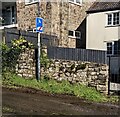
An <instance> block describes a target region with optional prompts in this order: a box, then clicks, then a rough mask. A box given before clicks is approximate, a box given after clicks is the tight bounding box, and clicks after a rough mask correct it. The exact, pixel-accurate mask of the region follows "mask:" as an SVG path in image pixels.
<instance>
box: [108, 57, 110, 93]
mask: <svg viewBox="0 0 120 117" xmlns="http://www.w3.org/2000/svg"><path fill="white" fill-rule="evenodd" d="M108 58H109V59H108V60H109V63H108V66H109V70H108V72H109V76H108V95H110V56H108Z"/></svg>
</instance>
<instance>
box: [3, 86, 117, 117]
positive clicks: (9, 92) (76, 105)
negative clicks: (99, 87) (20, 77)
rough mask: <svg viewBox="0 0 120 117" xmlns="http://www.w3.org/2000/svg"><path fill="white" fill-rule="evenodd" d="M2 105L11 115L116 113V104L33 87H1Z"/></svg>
mask: <svg viewBox="0 0 120 117" xmlns="http://www.w3.org/2000/svg"><path fill="white" fill-rule="evenodd" d="M2 98H3V99H2V105H3V108H4V107H8V108H12V109H13V110H14V111H13V112H10V113H9V112H5V113H3V116H5V115H8V114H11V115H118V109H119V106H118V105H113V104H107V103H104V104H102V103H92V102H88V101H85V100H82V99H79V98H76V97H74V96H67V95H52V94H49V93H44V92H41V91H36V90H33V89H7V88H2Z"/></svg>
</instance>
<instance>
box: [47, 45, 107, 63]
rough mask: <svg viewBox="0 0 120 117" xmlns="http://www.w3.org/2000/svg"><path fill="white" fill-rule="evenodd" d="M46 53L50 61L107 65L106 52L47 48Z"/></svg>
mask: <svg viewBox="0 0 120 117" xmlns="http://www.w3.org/2000/svg"><path fill="white" fill-rule="evenodd" d="M47 52H48V58H50V59H63V60H74V61H88V62H96V63H103V64H107V59H106V57H107V56H106V51H101V50H88V49H77V48H62V47H52V46H49V47H48V48H47Z"/></svg>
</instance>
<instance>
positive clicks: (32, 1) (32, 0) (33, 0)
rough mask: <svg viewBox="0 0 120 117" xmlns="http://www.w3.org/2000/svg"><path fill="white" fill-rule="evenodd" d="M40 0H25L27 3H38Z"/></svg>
mask: <svg viewBox="0 0 120 117" xmlns="http://www.w3.org/2000/svg"><path fill="white" fill-rule="evenodd" d="M38 1H39V0H25V3H34V2H38Z"/></svg>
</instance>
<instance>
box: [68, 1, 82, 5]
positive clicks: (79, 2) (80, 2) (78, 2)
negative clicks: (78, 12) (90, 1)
mask: <svg viewBox="0 0 120 117" xmlns="http://www.w3.org/2000/svg"><path fill="white" fill-rule="evenodd" d="M69 2H72V3H77V4H82V0H69Z"/></svg>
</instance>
